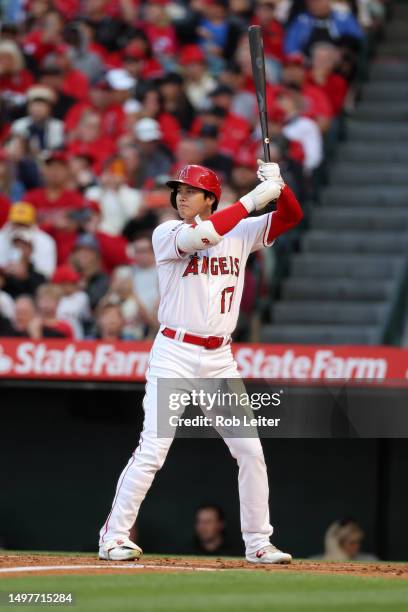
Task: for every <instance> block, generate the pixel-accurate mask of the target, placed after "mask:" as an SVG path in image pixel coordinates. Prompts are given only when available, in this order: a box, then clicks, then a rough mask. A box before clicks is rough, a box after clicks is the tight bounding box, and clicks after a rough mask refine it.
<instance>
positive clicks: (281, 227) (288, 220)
mask: <svg viewBox="0 0 408 612" xmlns="http://www.w3.org/2000/svg"><path fill="white" fill-rule="evenodd" d="M302 218H303V212H302V209H301V206H300V204H299V202H298V200H297V198H296V196H295V194H294V193H293V191H292V190H291V188H290V187H289V186H288V185H285V187H284V188H283V189H282V191H281V194H280V196H279V198H278V201H277V206H276V210H275V211H274V212H273V213H272V222H271V226H270V228H269V232H268V237H267V242H272V241H273V240H275V238H277V237H278V236H280V235H281V234H283V233H284V232H287V231H288V230H290V229H291V228H292V227H294V226H295V225H297V224H298V223H299V222H300V221H301V219H302Z"/></svg>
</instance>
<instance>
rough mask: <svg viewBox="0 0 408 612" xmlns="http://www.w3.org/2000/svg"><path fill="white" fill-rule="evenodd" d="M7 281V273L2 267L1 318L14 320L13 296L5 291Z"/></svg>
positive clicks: (0, 273)
mask: <svg viewBox="0 0 408 612" xmlns="http://www.w3.org/2000/svg"><path fill="white" fill-rule="evenodd" d="M6 280H7V278H6V271H5V269H4V268H1V267H0V317H5V318H6V319H9V320H12V319H14V300H13V298H12V297H11V295H9V294H8V293H6V292H5V291H3V287H4V286H5V284H6Z"/></svg>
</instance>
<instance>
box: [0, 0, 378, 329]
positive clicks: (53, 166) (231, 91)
mask: <svg viewBox="0 0 408 612" xmlns="http://www.w3.org/2000/svg"><path fill="white" fill-rule="evenodd" d="M386 5H387V0H191V2H188V1H187V0H175V1H173V2H167V1H166V0H150V1H149V2H148V3H144V2H139V0H54V1H52V0H0V7H1V12H2V16H1V17H2V25H1V33H0V335H2V336H17V337H18V336H22V337H27V336H28V337H31V338H42V337H57V338H62V337H67V338H76V339H81V338H101V339H105V340H120V339H124V340H126V339H141V338H145V337H151V336H152V335H154V333H155V331H156V330H157V327H158V323H157V306H158V299H159V295H158V286H157V278H156V271H155V263H154V255H153V251H152V246H151V234H152V232H153V229H154V228H155V227H156V225H157V224H158V223H161V222H163V221H165V220H168V219H171V218H176V212H175V211H174V210H173V209H172V208H171V207H170V205H169V193H168V190H167V188H166V187H165V182H166V180H168V178H169V177H170V176H173V175H174V174H175V173H176V172H177V171H178V170H179V169H180V168H181V167H182V166H183V165H185V164H187V163H195V164H203V165H205V166H208V167H209V168H212V169H213V170H215V171H216V172H217V173H218V174H219V176H220V178H221V180H222V184H223V195H222V201H221V206H225V205H228V204H231V203H232V202H234V201H236V200H237V199H238V198H239V197H240V196H242V195H243V194H244V193H246V192H247V191H248V190H250V189H252V188H253V187H254V185H255V184H256V182H257V179H256V174H255V169H256V159H257V157H262V148H261V146H260V131H259V123H258V114H257V107H256V98H255V93H254V84H253V80H252V70H251V61H250V55H249V47H248V39H247V28H248V26H249V25H251V24H261V25H262V26H263V31H264V46H265V54H266V69H267V102H268V116H269V117H268V118H269V130H270V135H271V152H272V158H273V161H276V162H278V163H279V164H280V165H281V168H282V171H283V174H284V177H285V179H286V181H287V182H288V183H289V185H290V186H291V187H292V189H293V190H294V191H295V193H296V195H297V196H298V198H299V200H300V202H301V203H302V206H303V208H304V210H305V213H306V215H305V219H306V221H305V222H306V223H307V210H308V207H310V206H314V205H315V204H316V203H318V201H319V192H320V189H321V186H322V185H324V184H325V180H326V174H327V168H328V166H329V165H330V161H331V159H332V157H333V156H334V154H335V150H336V145H337V143H338V142H339V140H341V138H342V135H343V132H344V116H345V115H346V114H347V112H350V111H352V110H353V108H354V104H355V102H356V100H358V97H359V84H360V83H361V82H362V80H363V79H364V72H365V70H366V65H367V62H368V59H369V57H370V53H371V52H372V48H373V45H374V44H375V41H376V39H378V38H379V37H380V36H381V30H382V25H383V22H384V16H385V12H386ZM298 232H299V230H296V231H294V232H293V233H292V234H291V235H289V236H283V237H281V239H280V240H279V241H278V245H277V247H276V248H275V249H274V250H268V252H265V253H264V252H260V253H258V254H254V255H252V256H251V260H250V262H249V266H248V268H247V272H246V282H245V293H244V298H243V303H242V314H241V319H240V323H239V327H238V331H237V335H236V339H239V340H253V339H256V328H254V326H253V325H251V322H252V321H253V317H254V314H255V312H256V309H257V306H258V304H259V299H260V297H262V295H265V294H267V295H271V292H270V283H271V282H272V280H271V279H273V278H274V275H275V276H276V274H277V269H279V265H278V263H277V262H278V260H279V258H281V259H280V261H284V260H285V258H284V255H285V253H287V252H290V251H291V250H293V249H296V246H297V240H298ZM275 258H276V259H275ZM280 272H281V273H282V270H280ZM283 273H284V271H283Z"/></svg>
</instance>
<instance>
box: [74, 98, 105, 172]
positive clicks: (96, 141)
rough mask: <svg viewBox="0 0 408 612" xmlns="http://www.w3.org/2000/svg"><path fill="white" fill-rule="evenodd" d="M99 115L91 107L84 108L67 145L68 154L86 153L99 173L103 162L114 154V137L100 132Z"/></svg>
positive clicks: (95, 170) (100, 122)
mask: <svg viewBox="0 0 408 612" xmlns="http://www.w3.org/2000/svg"><path fill="white" fill-rule="evenodd" d="M101 128H102V118H101V115H100V114H99V113H97V112H95V111H93V110H91V109H88V110H84V112H83V113H82V115H81V118H80V121H79V124H78V127H77V128H76V130H74V131H73V133H72V140H71V142H69V143H68V145H67V151H68V153H69V154H70V155H88V156H89V157H91V158H92V159H93V160H94V161H93V170H94V172H95V173H96V174H99V173H100V172H101V170H102V168H103V165H104V164H105V162H106V161H107V160H108V159H109V157H111V156H112V155H114V153H115V150H116V142H115V139H113V138H109V137H107V136H105V135H103V134H102V129H101Z"/></svg>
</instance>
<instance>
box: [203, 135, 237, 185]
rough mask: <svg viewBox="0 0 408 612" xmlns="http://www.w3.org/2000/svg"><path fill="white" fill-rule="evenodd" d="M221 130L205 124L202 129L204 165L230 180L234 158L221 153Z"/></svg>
mask: <svg viewBox="0 0 408 612" xmlns="http://www.w3.org/2000/svg"><path fill="white" fill-rule="evenodd" d="M218 138H219V130H218V128H217V127H216V126H215V125H203V127H202V128H201V131H200V140H201V143H202V148H203V149H202V152H203V156H204V159H203V166H205V167H206V168H211V170H214V171H215V172H216V173H217V174H218V176H219V177H220V178H223V179H224V180H227V181H229V179H230V175H231V171H232V159H231V157H230V156H229V155H224V153H220V151H219V146H218Z"/></svg>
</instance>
